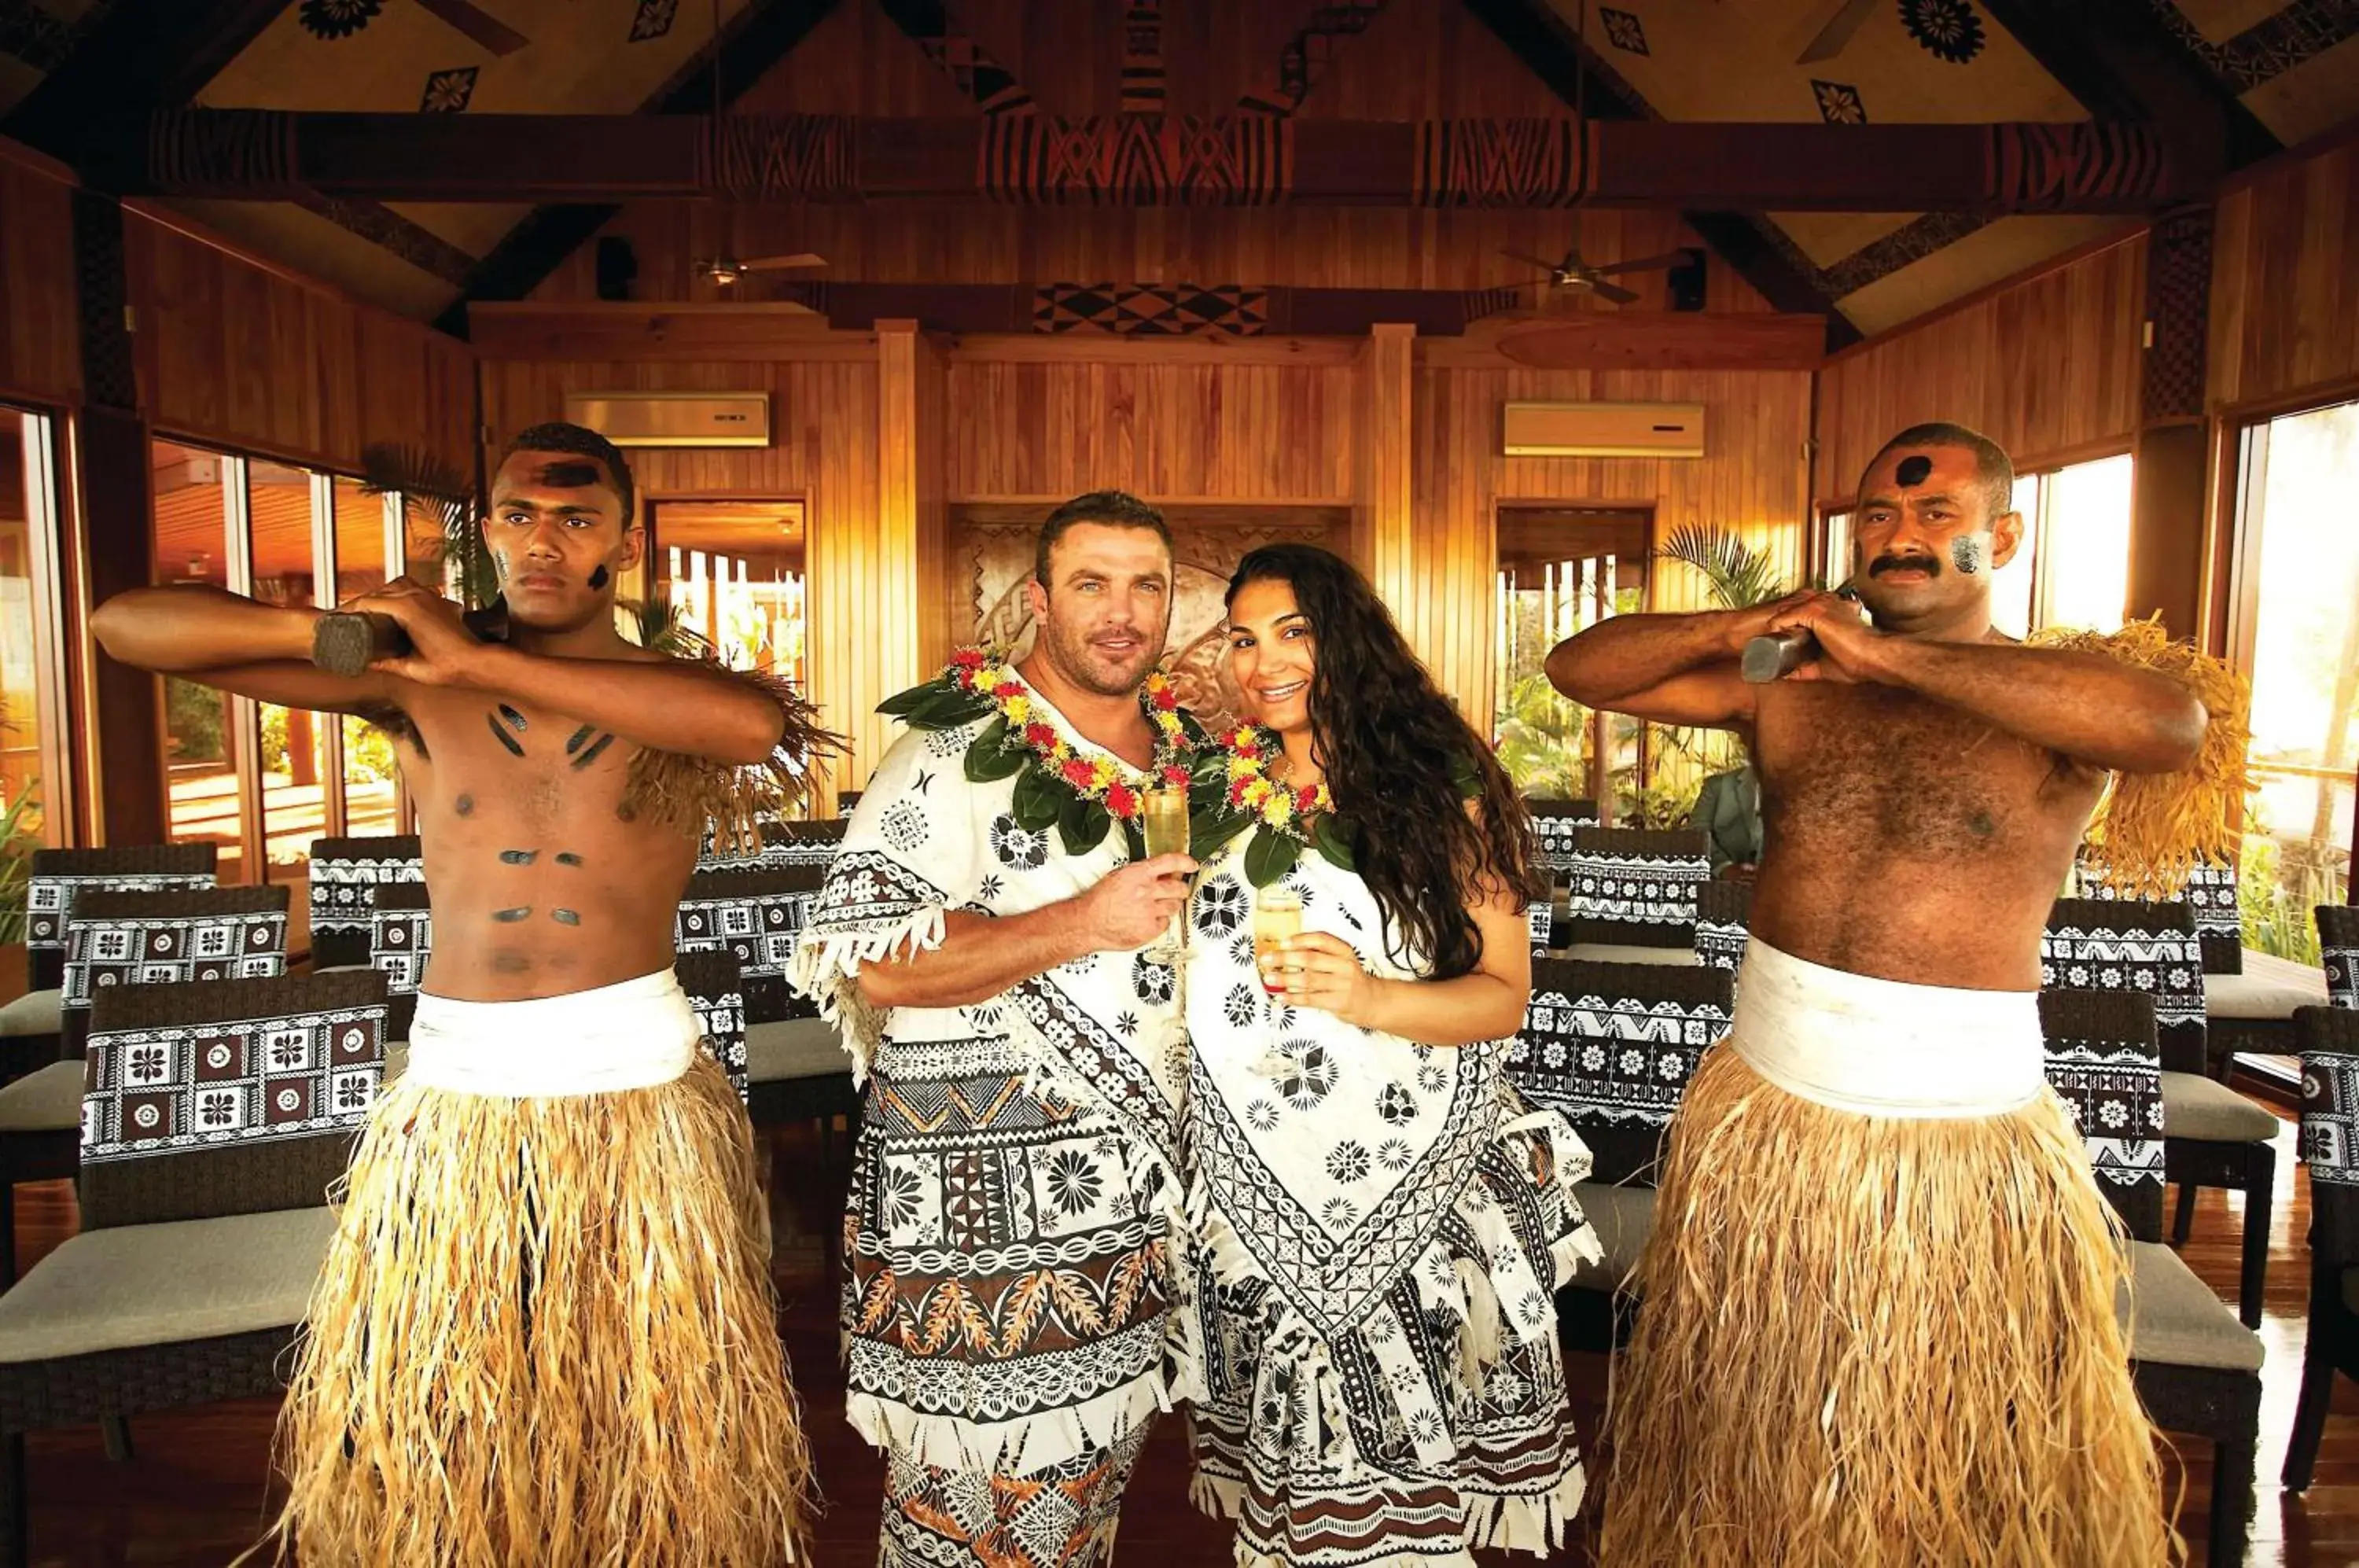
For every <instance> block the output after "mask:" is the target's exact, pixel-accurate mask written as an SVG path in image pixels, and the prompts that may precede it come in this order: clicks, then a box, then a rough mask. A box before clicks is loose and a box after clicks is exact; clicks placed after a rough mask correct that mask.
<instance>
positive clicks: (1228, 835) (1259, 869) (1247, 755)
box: [1191, 724, 1353, 887]
mask: <svg viewBox="0 0 2359 1568" xmlns="http://www.w3.org/2000/svg"><path fill="white" fill-rule="evenodd" d="M1282 755H1283V747H1282V746H1281V743H1280V742H1279V740H1278V738H1277V735H1274V734H1272V733H1271V732H1270V731H1268V730H1266V729H1263V728H1261V727H1260V726H1258V725H1256V724H1238V725H1236V726H1235V727H1234V728H1232V729H1228V730H1224V731H1223V732H1222V733H1221V735H1219V736H1218V737H1217V738H1216V739H1215V740H1214V741H1213V742H1212V746H1211V747H1210V748H1209V749H1208V752H1207V755H1206V757H1204V759H1203V760H1202V761H1201V762H1200V763H1199V765H1198V775H1197V788H1198V797H1197V798H1198V799H1199V800H1202V799H1203V798H1204V797H1205V796H1208V795H1209V796H1210V797H1211V800H1210V802H1209V803H1210V804H1211V806H1212V810H1211V811H1209V812H1208V813H1203V816H1204V818H1205V819H1208V820H1201V821H1200V822H1199V824H1196V825H1193V826H1192V827H1191V837H1192V839H1193V840H1194V843H1195V847H1196V854H1197V856H1198V858H1199V859H1201V858H1203V857H1204V856H1206V855H1210V854H1211V853H1212V850H1214V849H1216V848H1218V847H1219V846H1220V845H1222V844H1226V843H1227V842H1228V841H1229V840H1231V839H1233V838H1235V837H1236V836H1237V835H1238V834H1239V833H1244V832H1245V831H1246V830H1248V829H1250V830H1252V833H1253V837H1252V839H1251V840H1249V841H1248V842H1247V844H1245V880H1247V881H1248V882H1250V883H1252V884H1253V885H1254V886H1255V887H1268V886H1269V885H1270V884H1271V883H1272V882H1275V881H1277V879H1278V878H1279V877H1283V876H1285V875H1286V874H1287V873H1288V871H1290V870H1292V869H1293V868H1294V864H1295V862H1296V861H1297V860H1299V859H1300V858H1301V855H1302V851H1303V849H1304V848H1305V846H1308V847H1310V848H1312V849H1315V850H1317V851H1318V852H1319V853H1320V854H1321V855H1322V856H1324V857H1325V858H1326V859H1327V860H1329V861H1331V862H1332V863H1333V864H1334V865H1336V866H1341V867H1342V868H1343V869H1344V870H1346V871H1349V870H1352V869H1353V862H1352V849H1351V840H1352V835H1351V830H1350V828H1349V826H1348V825H1347V824H1345V823H1344V822H1342V820H1341V819H1339V818H1338V817H1337V816H1336V815H1335V800H1334V797H1333V796H1332V795H1330V794H1329V793H1328V792H1327V786H1326V785H1325V784H1323V783H1322V784H1306V785H1304V786H1302V787H1301V788H1300V789H1290V788H1288V786H1287V785H1285V784H1282V783H1280V782H1278V781H1277V779H1273V778H1271V777H1270V774H1269V766H1270V763H1271V762H1272V761H1273V760H1275V759H1276V758H1277V757H1280V756H1282Z"/></svg>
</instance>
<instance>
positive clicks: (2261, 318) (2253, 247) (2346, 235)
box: [2210, 138, 2359, 407]
mask: <svg viewBox="0 0 2359 1568" xmlns="http://www.w3.org/2000/svg"><path fill="white" fill-rule="evenodd" d="M2354 258H2359V141H2354V140H2352V139H2349V138H2345V139H2344V140H2343V141H2342V142H2341V143H2340V144H2339V145H2336V146H2332V147H2327V148H2325V149H2324V150H2323V151H2321V152H2320V153H2318V154H2316V155H2315V156H2312V157H2310V158H2303V159H2299V160H2298V161H2288V162H2287V163H2285V164H2283V165H2279V166H2277V167H2275V168H2272V169H2268V170H2267V171H2265V172H2263V173H2262V174H2261V175H2260V176H2258V177H2257V178H2256V179H2255V180H2252V181H2251V182H2250V183H2249V184H2246V185H2245V186H2243V187H2242V188H2240V189H2238V190H2235V191H2230V192H2229V193H2228V194H2227V195H2225V196H2224V197H2223V198H2222V199H2221V201H2220V204H2219V226H2218V228H2217V229H2216V230H2215V232H2214V233H2213V235H2212V346H2211V354H2210V371H2211V400H2212V404H2213V405H2214V406H2215V407H2219V406H2225V405H2239V404H2263V405H2266V404H2271V403H2288V402H2294V401H2298V400H2299V399H2300V398H2302V397H2305V396H2307V395H2309V394H2310V393H2312V392H2316V393H2320V394H2326V393H2347V392H2348V391H2349V389H2350V387H2352V385H2353V383H2354V381H2359V259H2354Z"/></svg>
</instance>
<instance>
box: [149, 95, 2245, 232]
mask: <svg viewBox="0 0 2359 1568" xmlns="http://www.w3.org/2000/svg"><path fill="white" fill-rule="evenodd" d="M716 127H717V134H716ZM114 162H115V163H116V165H117V167H114V168H111V169H108V170H107V173H108V174H109V175H110V176H111V177H112V178H113V179H114V180H116V181H119V183H118V184H117V187H116V188H117V189H121V190H123V191H126V192H133V193H139V194H147V193H157V194H166V193H173V194H185V195H195V196H212V197H226V198H232V199H236V198H245V199H253V200H276V199H281V198H283V197H285V196H286V195H287V194H288V192H290V191H293V190H295V189H297V188H299V187H301V186H310V187H311V188H313V189H315V190H318V191H323V192H326V193H328V194H331V195H342V196H354V197H371V198H375V199H376V200H379V201H621V200H628V199H631V198H635V197H647V196H694V195H723V196H734V197H742V198H751V199H757V200H768V201H857V200H862V199H865V198H875V197H896V198H910V197H919V198H934V199H941V198H957V197H982V198H984V199H986V200H992V201H1006V202H1010V203H1016V204H1038V205H1045V206H1062V205H1086V206H1270V205H1280V204H1286V203H1300V204H1306V205H1317V204H1327V205H1354V206H1422V207H1497V208H1532V207H1562V206H1571V205H1573V204H1575V203H1586V204H1588V205H1592V206H1603V207H1675V206H1710V207H1751V208H1767V209H1777V210H1784V211H1797V212H1799V211H1817V212H1893V211H1911V212H1928V211H1951V210H1967V211H1979V212H2148V211H2152V210H2155V209H2157V208H2159V207H2163V206H2166V205H2170V204H2175V203H2177V202H2180V201H2188V200H2193V199H2199V198H2201V197H2202V196H2203V195H2205V194H2207V193H2208V191H2209V190H2210V188H2211V185H2212V181H2213V180H2215V179H2216V178H2217V176H2218V175H2219V173H2220V168H2219V163H2218V158H2217V157H2216V154H2207V152H2206V150H2205V149H2204V148H2202V147H2192V148H2190V147H2180V146H2178V145H2174V144H2173V143H2171V142H2170V141H2169V139H2168V138H2167V137H2166V136H2165V134H2164V132H2163V131H2162V130H2160V129H2158V128H2157V127H2154V126H2151V125H2108V124H2093V123H2088V122H2080V123H2071V124H2055V125H2051V124H1996V125H1799V124H1788V123H1782V122H1781V123H1777V124H1772V125H1732V124H1693V123H1680V124H1671V123H1667V122H1662V121H1591V122H1589V123H1588V124H1586V125H1582V124H1581V123H1579V122H1575V121H1571V120H1424V121H1343V120H1304V121H1298V120H1291V119H1277V118H1272V117H1267V116H1260V115H1240V116H1235V117H1230V118H1220V119H1201V120H1200V119H1193V118H1188V117H1180V116H1164V117H1158V116H1140V115H1130V116H1124V115H1103V116H1090V117H1085V118H1079V119H1066V118H1060V117H1057V116H1051V115H1046V114H1007V115H998V116H989V117H982V118H977V117H973V116H962V117H957V118H931V119H924V118H911V119H856V118H853V117H850V116H845V115H832V114H791V115H769V116H757V115H731V116H727V117H725V118H723V119H722V120H719V121H717V122H716V121H714V120H712V119H710V118H708V117H705V116H701V115H597V114H310V113H285V112H280V111H276V110H250V109H190V110H179V111H172V112H167V113H164V114H158V115H157V116H156V117H155V118H154V120H153V121H152V123H151V124H150V125H149V126H148V129H147V136H146V137H145V138H144V140H143V141H141V142H138V143H136V144H133V145H129V146H118V147H116V148H115V154H114Z"/></svg>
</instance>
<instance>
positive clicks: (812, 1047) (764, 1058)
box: [745, 1018, 852, 1083]
mask: <svg viewBox="0 0 2359 1568" xmlns="http://www.w3.org/2000/svg"><path fill="white" fill-rule="evenodd" d="M851 1071H852V1055H851V1053H850V1052H849V1051H845V1050H844V1049H843V1036H842V1035H839V1034H838V1033H836V1031H835V1026H834V1025H833V1024H832V1023H829V1022H828V1021H827V1020H826V1019H825V1018H788V1019H787V1020H785V1021H784V1022H782V1023H767V1024H754V1025H752V1026H750V1027H749V1028H747V1029H746V1030H745V1082H747V1083H778V1082H780V1081H781V1080H784V1079H789V1078H828V1077H832V1076H833V1075H834V1074H836V1073H849V1072H851Z"/></svg>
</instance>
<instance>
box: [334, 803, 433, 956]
mask: <svg viewBox="0 0 2359 1568" xmlns="http://www.w3.org/2000/svg"><path fill="white" fill-rule="evenodd" d="M425 879H426V860H425V855H424V852H423V851H422V850H421V849H420V848H419V842H418V835H417V834H415V833H405V834H400V835H397V836H386V837H380V838H321V839H314V840H312V841H311V965H312V967H313V968H315V969H323V968H326V967H328V966H329V965H331V964H365V963H367V962H368V942H369V912H370V911H371V910H372V909H375V907H376V890H377V888H378V887H383V886H386V885H388V884H391V883H396V882H422V881H424V880H425Z"/></svg>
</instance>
